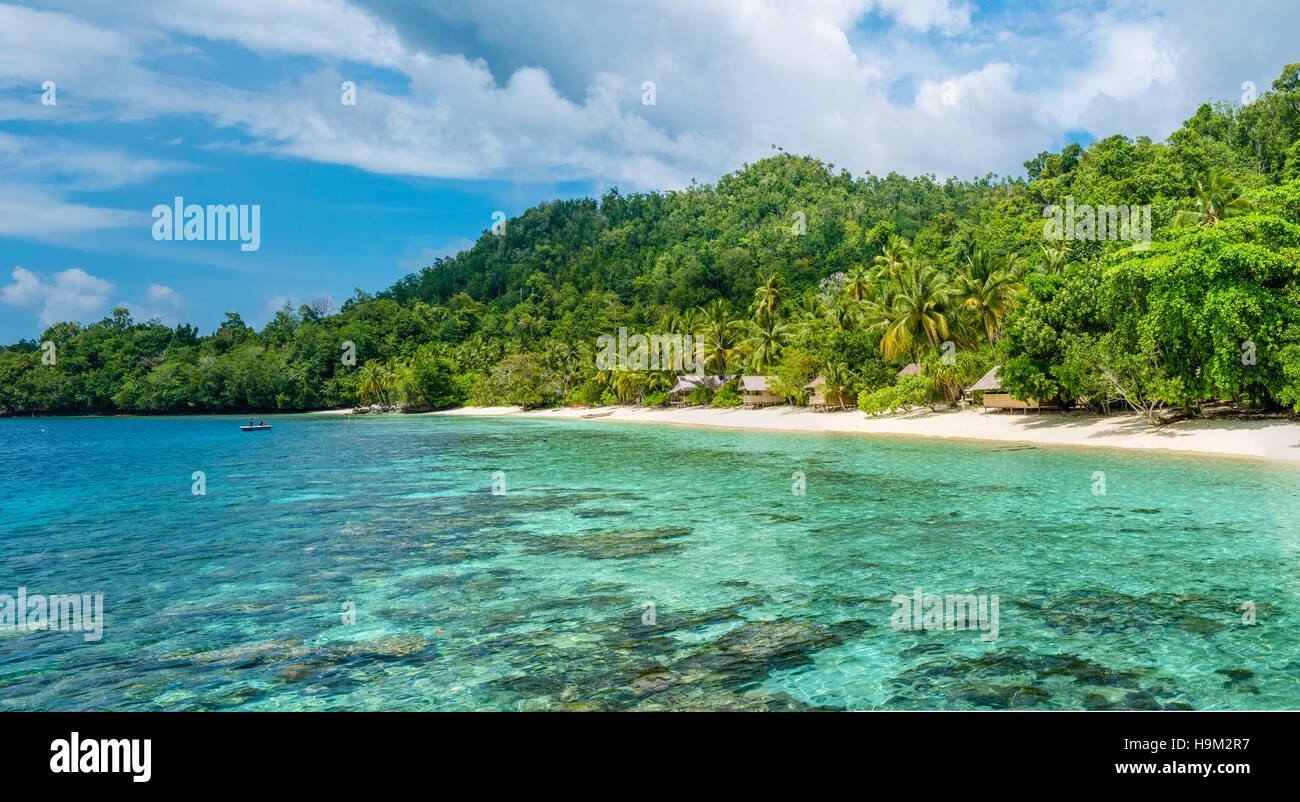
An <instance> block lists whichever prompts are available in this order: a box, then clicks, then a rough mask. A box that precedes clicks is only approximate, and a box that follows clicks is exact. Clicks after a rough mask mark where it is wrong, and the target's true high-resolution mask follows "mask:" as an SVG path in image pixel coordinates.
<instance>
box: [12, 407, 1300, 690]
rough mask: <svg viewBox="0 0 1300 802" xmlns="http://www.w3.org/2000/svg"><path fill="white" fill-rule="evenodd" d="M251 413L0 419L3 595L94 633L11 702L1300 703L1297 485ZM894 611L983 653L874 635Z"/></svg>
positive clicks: (545, 426)
mask: <svg viewBox="0 0 1300 802" xmlns="http://www.w3.org/2000/svg"><path fill="white" fill-rule="evenodd" d="M241 420H246V419H239V418H237V417H187V418H181V417H165V418H107V419H89V418H73V419H44V420H0V546H2V551H0V594H10V595H13V594H15V593H16V591H17V589H18V588H19V587H25V588H26V589H27V591H28V593H46V594H49V593H79V594H80V593H87V594H89V593H103V594H104V606H105V608H106V611H107V612H106V616H105V629H104V637H103V639H102V640H100V641H97V642H87V641H85V640H84V639H83V637H82V636H81V634H79V633H74V632H49V631H45V632H21V631H0V709H8V710H14V709H18V710H26V709H98V708H107V709H168V710H195V709H222V710H228V709H289V710H293V709H388V708H403V709H510V710H515V709H521V710H533V709H557V708H573V709H806V708H831V709H836V708H852V709H869V708H883V709H1000V708H1057V709H1160V708H1195V709H1205V708H1212V709H1230V708H1250V709H1255V708H1276V707H1283V708H1300V648H1298V647H1300V628H1297V626H1296V623H1297V619H1296V617H1295V612H1294V611H1295V610H1296V609H1297V601H1298V600H1297V592H1298V591H1300V580H1298V579H1297V575H1298V572H1297V567H1298V563H1300V559H1298V557H1300V555H1298V554H1297V552H1298V551H1300V549H1298V547H1300V537H1298V536H1297V535H1298V531H1300V527H1298V526H1297V524H1296V516H1295V515H1294V514H1293V513H1292V510H1294V509H1295V508H1296V506H1297V502H1298V501H1300V470H1297V469H1295V468H1294V467H1287V466H1278V465H1271V464H1264V463H1254V462H1247V461H1233V460H1215V459H1210V458H1203V457H1189V456H1169V455H1155V454H1141V453H1128V452H1118V451H1111V450H1065V449H1048V448H1031V447H1025V446H1016V445H1008V444H990V443H981V444H968V443H957V442H951V441H930V440H920V439H910V438H892V437H879V436H872V437H865V436H849V435H810V434H779V433H771V432H759V433H745V432H736V431H710V430H687V429H682V428H676V427H668V426H650V425H637V424H614V423H603V422H575V421H545V420H502V419H493V418H443V417H429V416H420V417H401V416H382V417H368V418H367V417H357V418H356V419H354V420H352V421H351V423H349V422H348V421H347V420H346V419H344V418H342V417H335V416H283V417H276V418H275V419H274V421H273V423H274V424H275V428H274V429H273V430H272V431H271V432H262V433H241V432H239V431H238V429H237V426H238V424H239V422H240V421H241ZM195 471H202V472H204V474H205V482H206V495H202V496H196V495H193V494H192V487H193V485H194V479H193V473H194V472H195ZM496 471H502V472H503V474H504V481H505V493H504V495H496V494H494V493H493V492H492V486H493V474H494V472H496ZM796 471H801V472H803V474H804V476H805V480H804V481H805V483H806V494H804V495H795V494H793V493H792V492H791V489H792V485H793V483H794V479H793V478H792V474H794V473H795V472H796ZM1097 471H1101V472H1103V473H1104V474H1105V484H1106V493H1105V495H1097V494H1095V493H1094V488H1095V487H1096V480H1095V473H1096V472H1097ZM918 586H919V587H921V588H923V589H924V592H925V593H927V594H928V593H937V594H980V595H992V594H996V595H998V597H999V599H1000V605H999V613H1000V616H999V617H1000V620H999V626H998V637H997V639H996V640H993V641H981V640H980V638H979V634H980V633H978V632H973V631H960V630H957V631H949V630H938V631H933V630H931V631H924V630H923V631H898V630H895V629H894V628H893V627H891V617H892V616H893V613H894V611H895V607H894V605H892V604H891V598H892V597H894V596H895V595H896V594H905V595H910V594H912V593H913V591H914V588H916V587H918ZM1244 602H1252V603H1253V605H1254V610H1255V616H1256V623H1255V624H1253V625H1247V624H1244V623H1243V621H1242V617H1243V610H1242V608H1241V605H1242V604H1243V603H1244ZM349 603H350V607H351V609H352V610H354V611H355V623H347V622H346V619H347V612H348V610H347V608H345V605H346V604H349ZM647 604H653V605H654V607H653V615H651V610H650V608H648V607H647ZM651 620H653V623H651Z"/></svg>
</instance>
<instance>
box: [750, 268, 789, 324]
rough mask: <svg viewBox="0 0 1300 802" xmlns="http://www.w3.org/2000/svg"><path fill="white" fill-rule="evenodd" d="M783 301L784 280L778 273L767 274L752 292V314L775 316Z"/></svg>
mask: <svg viewBox="0 0 1300 802" xmlns="http://www.w3.org/2000/svg"><path fill="white" fill-rule="evenodd" d="M784 299H785V279H783V278H782V277H781V274H780V273H768V274H767V275H766V276H764V277H763V283H762V284H760V285H759V286H758V289H756V290H754V313H755V314H756V315H775V314H776V312H777V310H778V309H780V308H781V301H783V300H784Z"/></svg>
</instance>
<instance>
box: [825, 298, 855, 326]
mask: <svg viewBox="0 0 1300 802" xmlns="http://www.w3.org/2000/svg"><path fill="white" fill-rule="evenodd" d="M825 316H826V320H828V321H830V324H831V327H832V328H833V329H835V330H836V331H852V330H853V329H855V328H857V327H858V324H859V323H861V322H862V305H861V304H860V303H858V302H857V301H855V300H853V299H852V298H851V297H849V296H848V295H839V296H836V297H835V298H832V299H831V302H830V303H829V304H828V305H827V306H826V315H825Z"/></svg>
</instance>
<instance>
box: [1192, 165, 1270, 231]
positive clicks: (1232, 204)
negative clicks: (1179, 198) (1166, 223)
mask: <svg viewBox="0 0 1300 802" xmlns="http://www.w3.org/2000/svg"><path fill="white" fill-rule="evenodd" d="M1253 211H1255V201H1253V200H1251V199H1250V198H1247V197H1245V195H1243V194H1242V187H1241V184H1239V183H1238V182H1237V180H1236V179H1235V178H1233V177H1232V176H1230V175H1228V174H1227V173H1225V172H1222V171H1219V170H1212V171H1211V172H1210V174H1209V176H1208V178H1207V179H1206V180H1205V181H1204V182H1202V181H1197V182H1196V209H1195V210H1194V211H1193V210H1183V211H1180V212H1178V214H1176V215H1174V225H1175V226H1205V227H1206V228H1209V227H1210V226H1213V225H1214V224H1215V223H1218V222H1219V221H1220V220H1226V219H1228V218H1229V217H1238V216H1240V215H1243V214H1250V213H1251V212H1253Z"/></svg>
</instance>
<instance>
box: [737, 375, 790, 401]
mask: <svg viewBox="0 0 1300 802" xmlns="http://www.w3.org/2000/svg"><path fill="white" fill-rule="evenodd" d="M771 380H772V377H771V376H741V377H740V392H741V395H743V396H744V398H745V406H747V407H762V406H768V405H770V404H783V403H785V399H784V398H782V397H781V396H779V395H777V394H776V393H774V392H772V391H771V390H769V389H768V383H769V382H771Z"/></svg>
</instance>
